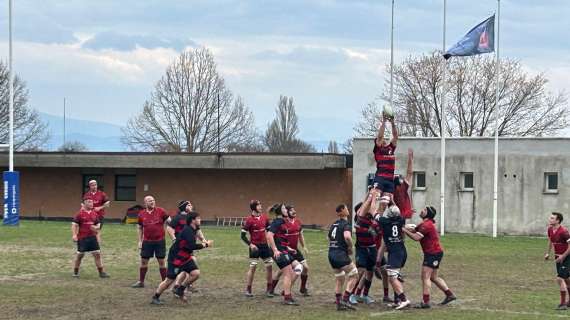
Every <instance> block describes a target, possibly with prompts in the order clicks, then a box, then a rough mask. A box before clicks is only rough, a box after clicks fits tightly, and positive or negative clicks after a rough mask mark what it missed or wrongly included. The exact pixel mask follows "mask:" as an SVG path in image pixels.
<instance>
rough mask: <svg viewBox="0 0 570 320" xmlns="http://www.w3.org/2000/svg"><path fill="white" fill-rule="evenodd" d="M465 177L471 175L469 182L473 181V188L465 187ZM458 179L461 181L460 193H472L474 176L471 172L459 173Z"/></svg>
mask: <svg viewBox="0 0 570 320" xmlns="http://www.w3.org/2000/svg"><path fill="white" fill-rule="evenodd" d="M467 175H471V177H472V178H471V180H472V181H473V186H472V187H469V188H467V187H465V177H466V176H467ZM459 179H461V181H460V185H461V191H473V190H475V175H474V174H473V172H460V173H459Z"/></svg>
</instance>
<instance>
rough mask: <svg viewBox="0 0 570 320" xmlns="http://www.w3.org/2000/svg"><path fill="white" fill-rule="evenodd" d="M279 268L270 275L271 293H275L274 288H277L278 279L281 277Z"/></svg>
mask: <svg viewBox="0 0 570 320" xmlns="http://www.w3.org/2000/svg"><path fill="white" fill-rule="evenodd" d="M282 273H283V272H281V269H279V270H277V272H275V274H273V275H272V276H271V293H272V294H275V288H277V284H278V283H279V279H280V278H281V274H282Z"/></svg>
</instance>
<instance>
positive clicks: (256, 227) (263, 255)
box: [241, 200, 273, 297]
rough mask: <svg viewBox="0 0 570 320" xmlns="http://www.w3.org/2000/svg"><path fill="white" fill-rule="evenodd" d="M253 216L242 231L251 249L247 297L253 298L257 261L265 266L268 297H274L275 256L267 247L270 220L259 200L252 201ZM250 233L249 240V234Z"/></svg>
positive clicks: (246, 220) (244, 239)
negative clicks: (267, 230) (273, 274)
mask: <svg viewBox="0 0 570 320" xmlns="http://www.w3.org/2000/svg"><path fill="white" fill-rule="evenodd" d="M249 208H250V209H251V214H250V215H249V217H247V219H245V223H244V225H243V227H242V229H241V240H242V241H243V242H244V243H245V244H246V245H247V246H248V247H249V269H248V270H247V276H246V289H245V295H246V296H247V297H253V293H252V292H251V291H252V289H251V286H252V284H253V276H254V275H255V270H256V269H257V261H258V259H261V261H263V264H264V266H265V272H266V279H267V287H266V291H265V294H266V296H267V297H273V293H272V292H271V291H272V273H273V266H272V265H273V259H272V258H271V256H272V255H273V254H272V252H271V249H270V248H269V246H268V245H267V238H266V229H267V227H268V226H269V218H268V217H267V215H266V214H264V213H263V211H262V210H263V207H262V205H261V202H260V201H259V200H251V202H250V203H249ZM248 233H249V239H248V238H247V234H248Z"/></svg>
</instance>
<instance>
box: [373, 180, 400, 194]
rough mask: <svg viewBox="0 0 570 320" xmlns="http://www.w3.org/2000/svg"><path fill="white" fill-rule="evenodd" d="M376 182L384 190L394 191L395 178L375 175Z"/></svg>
mask: <svg viewBox="0 0 570 320" xmlns="http://www.w3.org/2000/svg"><path fill="white" fill-rule="evenodd" d="M374 184H375V185H376V188H377V189H380V190H382V192H388V193H394V189H395V187H394V179H392V180H390V179H386V178H383V177H381V176H375V177H374Z"/></svg>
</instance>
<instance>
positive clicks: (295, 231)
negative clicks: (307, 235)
mask: <svg viewBox="0 0 570 320" xmlns="http://www.w3.org/2000/svg"><path fill="white" fill-rule="evenodd" d="M287 230H288V233H287V240H288V241H289V248H291V249H295V250H297V248H298V245H299V236H300V235H301V232H303V225H302V223H301V220H299V219H296V218H295V219H293V220H289V221H288V222H287Z"/></svg>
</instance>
